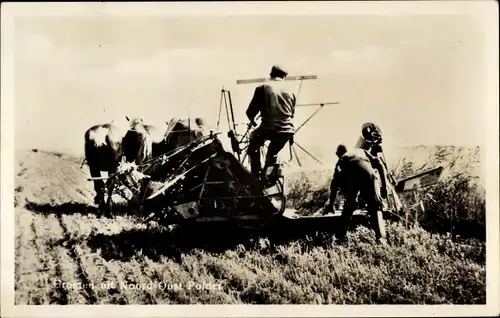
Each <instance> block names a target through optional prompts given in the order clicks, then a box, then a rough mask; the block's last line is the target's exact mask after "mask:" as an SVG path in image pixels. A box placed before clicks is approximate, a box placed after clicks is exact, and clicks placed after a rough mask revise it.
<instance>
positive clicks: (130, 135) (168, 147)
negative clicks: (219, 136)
mask: <svg viewBox="0 0 500 318" xmlns="http://www.w3.org/2000/svg"><path fill="white" fill-rule="evenodd" d="M129 123H130V129H129V130H128V131H127V133H126V134H125V136H124V137H123V155H124V157H125V160H126V161H127V162H135V163H136V164H137V165H140V164H141V163H143V162H144V161H146V160H148V159H151V158H154V157H157V156H160V155H162V154H165V153H168V152H170V151H172V150H174V149H176V148H177V147H180V146H183V145H186V144H188V143H190V142H192V141H194V140H196V139H198V138H200V137H202V136H203V120H202V119H200V118H195V119H194V120H191V119H189V118H188V119H178V118H175V119H172V120H170V121H169V122H166V125H165V126H164V127H157V126H153V125H146V124H144V122H143V121H142V119H132V120H130V121H129Z"/></svg>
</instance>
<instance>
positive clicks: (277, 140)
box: [248, 127, 293, 177]
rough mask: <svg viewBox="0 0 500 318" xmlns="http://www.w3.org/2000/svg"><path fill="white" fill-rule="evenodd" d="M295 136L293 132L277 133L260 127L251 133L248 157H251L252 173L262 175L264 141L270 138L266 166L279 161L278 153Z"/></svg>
mask: <svg viewBox="0 0 500 318" xmlns="http://www.w3.org/2000/svg"><path fill="white" fill-rule="evenodd" d="M292 137H293V133H275V132H269V131H266V130H265V129H263V128H261V127H258V128H257V129H255V130H254V131H253V132H252V133H251V134H250V142H249V144H248V158H249V159H250V169H251V172H252V175H253V176H255V177H260V173H261V169H262V164H261V159H260V150H261V148H262V146H264V143H265V142H266V141H267V140H269V141H270V143H269V147H268V149H267V153H266V161H265V164H264V165H265V167H270V166H272V165H274V164H276V163H277V162H278V154H279V152H280V151H281V150H282V149H283V147H285V145H286V143H287V141H289V140H290V138H292Z"/></svg>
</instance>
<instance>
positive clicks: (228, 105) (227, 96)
mask: <svg viewBox="0 0 500 318" xmlns="http://www.w3.org/2000/svg"><path fill="white" fill-rule="evenodd" d="M317 78H318V77H317V76H316V75H299V76H287V77H286V78H285V81H300V85H299V89H298V92H297V100H298V98H299V95H300V91H301V88H302V83H303V81H304V80H316V79H317ZM270 80H271V79H270V78H255V79H242V80H237V81H236V83H237V84H255V83H265V82H268V81H270ZM337 104H339V102H320V103H308V104H297V105H296V106H295V107H312V106H317V107H318V108H317V109H316V111H315V112H314V113H313V114H312V115H311V116H309V117H308V118H307V119H306V120H304V122H302V123H301V124H300V125H299V126H298V127H297V129H296V130H295V135H296V134H297V133H298V132H299V131H300V130H301V129H302V128H303V127H304V125H306V124H307V123H308V122H309V121H310V120H311V119H312V118H313V117H314V116H315V115H316V114H317V113H318V112H319V111H320V110H321V109H322V108H323V107H324V106H327V105H337ZM223 105H224V108H225V112H226V118H227V122H228V128H229V132H228V137H229V138H230V139H231V148H232V150H233V152H234V153H235V154H236V157H237V158H238V161H240V162H241V163H242V164H243V163H244V162H245V160H246V159H247V153H246V152H245V155H244V156H242V151H245V150H246V149H247V147H248V142H249V133H250V130H251V129H252V125H251V123H248V124H247V125H246V131H245V132H244V133H243V134H239V133H238V129H237V126H238V124H237V123H236V121H235V118H234V109H233V102H232V98H231V91H230V90H227V89H225V88H224V87H222V89H221V97H220V105H219V114H218V119H217V130H218V129H219V126H220V117H221V114H222V106H223ZM259 117H260V114H259V115H257V117H256V119H258V118H259ZM294 139H295V138H294ZM242 144H243V145H244V146H243V147H241V146H240V145H242ZM295 146H297V147H298V148H299V149H301V150H302V151H303V152H305V153H306V154H307V155H309V156H310V157H311V158H313V159H314V160H315V161H316V162H318V163H319V164H323V163H322V162H321V160H319V159H318V158H317V157H316V156H314V155H313V154H312V153H311V152H309V151H308V150H307V149H305V148H304V147H303V146H302V145H300V144H299V143H298V142H297V141H296V140H294V142H293V144H290V160H289V161H288V162H285V164H287V165H290V162H291V161H292V160H293V157H295V160H296V161H297V164H298V165H299V166H302V162H301V161H300V159H299V156H298V152H297V149H296V147H295ZM261 152H262V155H264V149H262V150H261Z"/></svg>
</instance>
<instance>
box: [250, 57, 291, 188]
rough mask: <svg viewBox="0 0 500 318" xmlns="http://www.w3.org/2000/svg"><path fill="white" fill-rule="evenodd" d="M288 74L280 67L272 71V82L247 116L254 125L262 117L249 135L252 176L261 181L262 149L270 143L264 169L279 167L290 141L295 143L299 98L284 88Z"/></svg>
mask: <svg viewBox="0 0 500 318" xmlns="http://www.w3.org/2000/svg"><path fill="white" fill-rule="evenodd" d="M287 75H288V74H287V72H286V71H284V70H283V68H282V67H280V66H277V65H275V66H273V67H272V69H271V74H270V77H271V80H270V81H269V82H267V83H265V84H263V85H261V86H259V87H257V88H256V89H255V92H254V95H253V98H252V101H251V102H250V105H249V106H248V108H247V111H246V114H247V117H248V119H249V120H250V122H251V123H252V125H256V124H255V122H254V120H255V117H256V116H257V114H258V113H260V115H261V116H262V122H261V124H260V126H259V127H257V128H256V129H255V130H254V131H253V132H252V133H251V134H250V142H249V145H248V157H249V159H250V167H251V172H252V175H254V176H255V177H257V178H258V177H260V176H261V175H260V174H261V169H262V167H261V161H260V149H261V147H262V146H263V145H264V143H265V142H266V140H269V141H270V144H269V147H268V150H267V154H266V161H265V167H270V166H272V165H274V164H276V162H277V160H278V153H279V152H280V151H281V150H282V149H283V147H284V146H285V145H286V143H287V142H288V141H290V142H293V136H294V134H295V128H294V125H293V117H294V114H295V104H296V97H295V94H294V93H293V92H291V91H288V90H287V88H286V87H285V85H284V79H285V77H286V76H287Z"/></svg>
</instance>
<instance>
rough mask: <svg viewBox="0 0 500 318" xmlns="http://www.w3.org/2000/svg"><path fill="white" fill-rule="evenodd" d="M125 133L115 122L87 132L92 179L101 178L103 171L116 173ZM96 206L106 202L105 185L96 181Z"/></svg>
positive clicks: (86, 155) (87, 150) (86, 142)
mask: <svg viewBox="0 0 500 318" xmlns="http://www.w3.org/2000/svg"><path fill="white" fill-rule="evenodd" d="M122 138H123V132H122V131H121V130H120V129H119V127H118V126H116V125H115V124H114V123H113V122H111V123H107V124H101V125H94V126H92V127H90V128H89V129H87V131H86V132H85V159H86V161H87V165H88V166H89V169H90V175H91V176H92V178H100V177H101V171H107V172H108V174H111V173H114V172H116V170H117V168H118V165H119V163H120V159H121V157H122ZM94 190H95V192H96V195H95V197H94V203H95V204H98V205H99V204H101V203H102V202H103V201H104V190H105V183H104V181H103V180H102V179H96V180H94Z"/></svg>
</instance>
